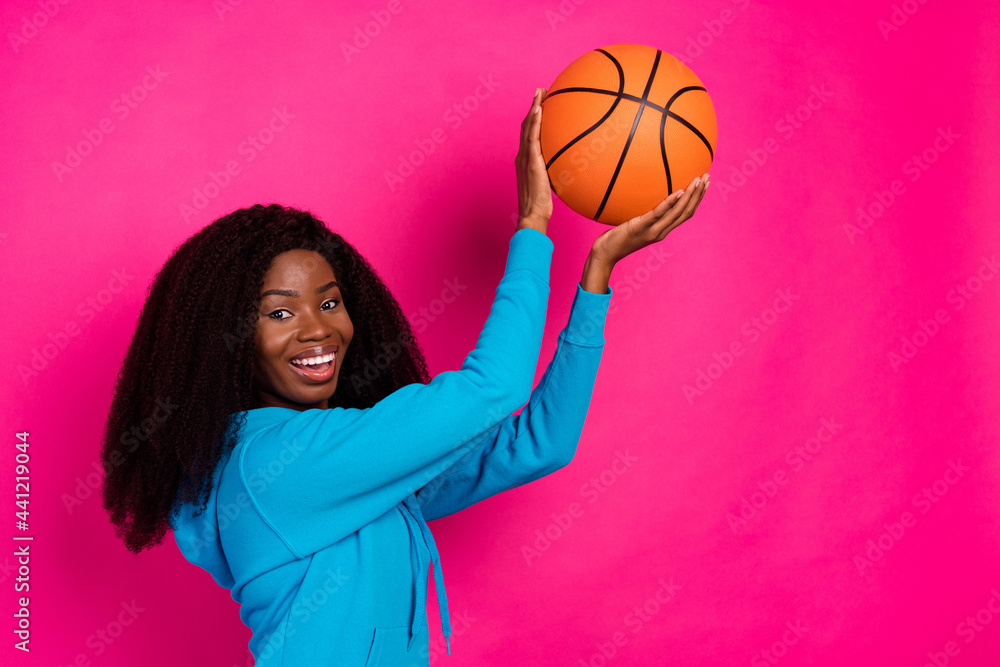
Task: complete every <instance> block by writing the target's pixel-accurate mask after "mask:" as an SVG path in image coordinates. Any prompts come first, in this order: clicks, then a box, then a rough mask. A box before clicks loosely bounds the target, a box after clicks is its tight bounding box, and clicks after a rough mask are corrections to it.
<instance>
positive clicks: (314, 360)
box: [292, 352, 337, 366]
mask: <svg viewBox="0 0 1000 667" xmlns="http://www.w3.org/2000/svg"><path fill="white" fill-rule="evenodd" d="M336 358H337V353H336V352H331V353H330V354H326V355H323V356H322V357H310V358H308V359H292V363H293V364H295V365H296V366H315V365H316V364H323V363H326V362H328V361H330V362H332V361H333V360H334V359H336Z"/></svg>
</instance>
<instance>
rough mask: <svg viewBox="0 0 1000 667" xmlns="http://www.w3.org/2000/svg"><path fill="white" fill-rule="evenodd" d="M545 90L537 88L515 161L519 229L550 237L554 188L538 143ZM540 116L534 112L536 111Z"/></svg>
mask: <svg viewBox="0 0 1000 667" xmlns="http://www.w3.org/2000/svg"><path fill="white" fill-rule="evenodd" d="M545 92H546V90H545V88H537V89H536V90H535V97H534V98H533V99H532V101H531V109H529V110H528V115H527V116H525V117H524V120H523V121H521V145H520V148H519V149H518V151H517V155H516V156H515V157H514V167H515V170H516V173H517V229H518V230H520V229H523V228H524V227H530V228H532V229H537V230H538V231H540V232H542V233H543V234H545V233H547V230H548V224H549V218H551V217H552V188H551V185H550V183H549V172H548V170H547V169H546V168H545V159H544V158H543V157H542V143H541V141H540V140H539V138H538V137H539V135H540V134H541V127H542V111H541V107H542V99H543V98H544V97H545ZM536 108H537V109H538V112H537V113H536V112H535V109H536Z"/></svg>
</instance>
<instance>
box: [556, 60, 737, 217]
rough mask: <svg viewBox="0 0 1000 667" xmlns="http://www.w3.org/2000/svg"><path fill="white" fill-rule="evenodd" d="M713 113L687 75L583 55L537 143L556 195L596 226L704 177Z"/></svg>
mask: <svg viewBox="0 0 1000 667" xmlns="http://www.w3.org/2000/svg"><path fill="white" fill-rule="evenodd" d="M717 138H718V132H717V128H716V121H715V107H714V106H713V105H712V100H711V98H710V97H709V96H708V91H707V90H705V86H704V85H702V82H701V80H700V79H699V78H698V77H697V76H695V73H694V72H692V71H691V69H690V68H688V66H687V65H685V64H684V63H682V62H681V61H679V60H678V59H677V58H675V57H673V56H672V55H670V54H669V53H664V52H662V51H660V50H659V49H654V48H652V47H650V46H643V45H641V44H615V45H612V46H606V47H604V48H601V49H594V50H593V51H590V52H588V53H585V54H583V55H582V56H580V57H579V58H577V59H576V60H574V61H573V62H572V63H570V65H569V67H567V68H566V69H564V70H563V71H562V73H561V74H560V75H559V76H558V77H556V80H555V81H554V82H553V83H552V86H551V87H550V88H549V90H548V93H547V94H546V95H545V98H544V100H543V101H542V125H541V130H540V141H541V145H542V156H543V157H544V158H545V167H546V169H548V173H549V182H550V183H551V185H552V190H553V192H555V193H556V195H558V196H559V198H560V199H561V200H562V201H563V202H565V204H566V205H567V206H569V207H570V208H571V209H573V210H574V211H576V212H577V213H579V214H580V215H583V216H586V217H588V218H590V219H592V220H596V221H597V222H603V223H605V224H608V225H619V224H621V223H623V222H625V221H626V220H629V219H631V218H634V217H635V216H637V215H641V214H643V213H646V212H647V211H649V210H650V209H652V208H653V207H654V206H656V205H657V204H659V203H660V202H661V201H663V200H664V199H665V198H666V197H667V196H669V195H670V194H671V193H672V192H674V191H675V190H680V189H683V188H686V187H687V186H688V184H689V183H690V182H691V181H692V180H693V179H694V178H696V177H698V176H701V175H702V174H705V173H707V172H708V171H709V168H710V167H711V166H712V160H713V159H714V158H715V144H716V140H717Z"/></svg>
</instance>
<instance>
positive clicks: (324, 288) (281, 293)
mask: <svg viewBox="0 0 1000 667" xmlns="http://www.w3.org/2000/svg"><path fill="white" fill-rule="evenodd" d="M331 287H336V288H337V289H340V283H338V282H337V281H336V280H331V281H330V282H328V283H327V284H325V285H323V286H322V287H317V288H316V294H322V293H323V292H325V291H327V290H328V289H330V288H331ZM269 294H274V295H276V296H290V297H293V298H296V299H297V298H299V293H298V292H296V291H295V290H293V289H269V290H267V291H266V292H263V293H262V294H261V295H260V298H262V299H263V298H264V297H265V296H267V295H269Z"/></svg>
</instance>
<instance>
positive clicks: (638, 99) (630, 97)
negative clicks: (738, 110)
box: [545, 86, 708, 113]
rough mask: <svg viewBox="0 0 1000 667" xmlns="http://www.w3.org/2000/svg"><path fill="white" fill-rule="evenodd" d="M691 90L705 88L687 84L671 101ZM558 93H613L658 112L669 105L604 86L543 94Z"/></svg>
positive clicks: (547, 96)
mask: <svg viewBox="0 0 1000 667" xmlns="http://www.w3.org/2000/svg"><path fill="white" fill-rule="evenodd" d="M692 90H705V88H704V87H703V86H689V87H687V88H684V89H682V90H679V91H677V93H676V94H675V95H674V97H673V98H672V99H671V102H672V101H673V100H674V99H676V98H677V95H680V94H681V93H686V92H689V91H692ZM705 92H708V91H705ZM560 93H597V94H598V95H615V96H618V97H620V98H622V99H623V100H629V101H630V102H638V103H639V104H642V105H645V106H647V107H649V108H650V109H655V110H656V111H659V112H660V113H663V112H665V111H666V110H667V109H668V108H669V105H668V106H667V107H661V106H660V105H659V104H655V103H653V102H650V101H649V100H643V99H642V98H641V97H637V96H635V95H631V94H629V93H625V92H622V91H618V92H615V91H613V90H605V89H604V88H584V87H575V88H560V89H559V90H553V91H552V92H551V93H547V94H546V95H545V99H546V100H547V99H549V98H550V97H551V96H553V95H558V94H560Z"/></svg>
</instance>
